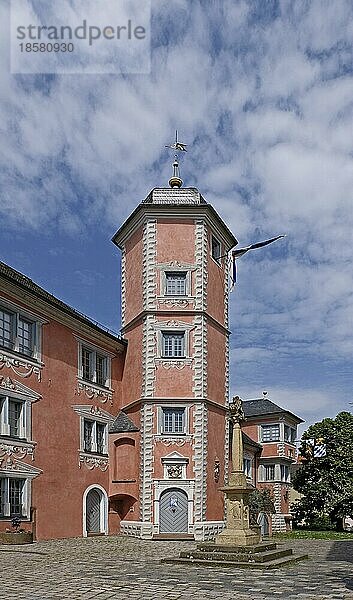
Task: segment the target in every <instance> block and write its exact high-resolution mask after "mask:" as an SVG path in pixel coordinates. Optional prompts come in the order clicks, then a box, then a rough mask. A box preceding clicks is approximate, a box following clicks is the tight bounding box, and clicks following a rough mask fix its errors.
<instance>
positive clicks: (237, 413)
mask: <svg viewBox="0 0 353 600" xmlns="http://www.w3.org/2000/svg"><path fill="white" fill-rule="evenodd" d="M229 419H230V421H231V422H232V424H233V438H232V472H231V474H230V477H229V483H228V485H227V486H226V487H224V488H221V491H222V492H224V494H225V502H226V515H227V516H226V528H225V529H224V530H223V531H222V533H220V534H219V535H218V536H217V537H216V542H215V543H216V545H218V546H224V545H236V546H252V545H255V544H258V543H259V542H260V539H261V535H260V532H259V531H253V530H252V529H250V524H249V512H250V511H249V495H250V494H251V492H252V491H253V489H252V488H248V487H247V484H246V477H245V474H244V466H243V439H242V432H241V428H240V423H241V422H242V421H244V420H245V417H244V412H243V407H242V401H241V399H240V398H239V396H235V397H234V398H233V401H232V402H231V403H230V405H229Z"/></svg>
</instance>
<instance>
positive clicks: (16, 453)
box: [0, 442, 34, 460]
mask: <svg viewBox="0 0 353 600" xmlns="http://www.w3.org/2000/svg"><path fill="white" fill-rule="evenodd" d="M4 456H13V457H15V458H18V459H20V460H21V459H22V458H25V457H26V456H30V457H31V458H32V460H34V445H33V444H28V445H25V444H21V445H15V444H5V443H4V442H1V443H0V458H3V457H4Z"/></svg>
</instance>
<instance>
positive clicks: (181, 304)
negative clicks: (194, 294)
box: [158, 298, 193, 308]
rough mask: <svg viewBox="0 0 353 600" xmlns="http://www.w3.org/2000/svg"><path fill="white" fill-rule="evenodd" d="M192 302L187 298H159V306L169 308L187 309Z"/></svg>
mask: <svg viewBox="0 0 353 600" xmlns="http://www.w3.org/2000/svg"><path fill="white" fill-rule="evenodd" d="M192 301H193V300H188V299H186V298H158V304H159V305H160V306H166V307H168V308H187V307H188V306H189V304H190V303H191V302H192Z"/></svg>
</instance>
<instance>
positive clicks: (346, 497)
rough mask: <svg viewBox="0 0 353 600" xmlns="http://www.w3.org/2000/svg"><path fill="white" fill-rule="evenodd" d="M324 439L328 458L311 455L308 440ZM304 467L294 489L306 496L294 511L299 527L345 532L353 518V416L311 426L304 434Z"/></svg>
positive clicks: (344, 413)
mask: <svg viewBox="0 0 353 600" xmlns="http://www.w3.org/2000/svg"><path fill="white" fill-rule="evenodd" d="M320 438H321V439H322V440H323V442H324V443H325V445H326V455H325V456H323V457H321V458H315V457H314V456H313V455H312V454H309V453H308V452H307V448H308V440H310V439H314V440H318V439H320ZM300 454H301V455H302V462H301V466H300V467H299V469H298V470H297V472H296V474H295V475H294V477H293V481H292V483H293V487H294V489H295V490H297V491H298V492H300V493H301V494H303V497H302V498H301V499H300V500H298V501H296V502H295V503H294V504H293V505H292V507H291V511H292V514H293V517H294V521H295V522H296V523H298V522H301V521H303V522H304V523H305V524H306V525H307V526H308V527H311V528H336V529H342V524H343V517H345V516H346V515H353V415H352V414H351V413H349V412H341V413H339V414H338V415H337V417H336V418H335V419H324V420H323V421H321V422H319V423H315V424H314V425H311V427H309V429H308V430H307V431H306V432H305V433H304V434H303V437H302V445H301V448H300Z"/></svg>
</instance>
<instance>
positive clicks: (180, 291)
mask: <svg viewBox="0 0 353 600" xmlns="http://www.w3.org/2000/svg"><path fill="white" fill-rule="evenodd" d="M186 275H187V274H186V271H175V272H174V271H166V272H165V295H166V296H186V289H187V288H186Z"/></svg>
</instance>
